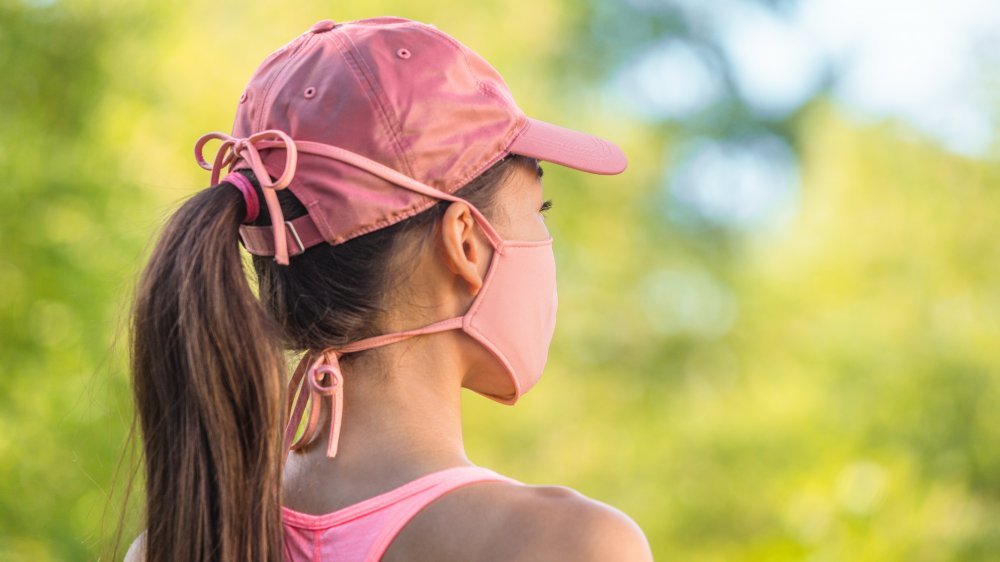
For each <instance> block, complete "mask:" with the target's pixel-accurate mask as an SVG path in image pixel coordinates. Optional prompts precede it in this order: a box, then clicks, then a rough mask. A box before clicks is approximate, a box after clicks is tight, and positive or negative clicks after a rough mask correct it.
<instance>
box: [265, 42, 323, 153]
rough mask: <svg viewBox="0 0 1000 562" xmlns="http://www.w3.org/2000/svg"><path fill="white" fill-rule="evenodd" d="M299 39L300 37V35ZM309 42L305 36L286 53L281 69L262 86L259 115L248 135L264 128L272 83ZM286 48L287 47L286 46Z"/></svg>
mask: <svg viewBox="0 0 1000 562" xmlns="http://www.w3.org/2000/svg"><path fill="white" fill-rule="evenodd" d="M310 35H313V34H310ZM299 37H301V35H300V36H299ZM311 40H312V37H311V36H307V37H306V38H305V40H303V41H302V42H301V43H300V44H299V46H298V47H297V48H296V49H295V50H294V51H292V52H291V53H288V58H287V59H285V62H284V64H282V66H281V68H279V69H278V70H277V71H276V72H275V73H274V74H273V75H272V76H271V79H270V80H268V82H267V84H264V90H263V92H262V99H261V101H260V115H258V116H257V126H256V127H254V129H253V130H252V131H250V134H253V133H255V132H258V131H261V130H262V129H263V127H264V117H265V116H266V115H267V114H268V113H269V111H268V109H269V107H270V105H269V103H268V95H269V94H270V93H271V87H272V86H274V83H275V82H277V81H278V78H280V77H281V76H282V75H283V74H284V73H285V71H286V70H288V66H289V64H291V62H292V61H293V60H295V57H296V56H298V54H299V53H300V52H302V48H303V47H305V46H306V45H308V44H309V41H311ZM286 46H287V44H286ZM271 101H272V102H273V101H274V100H271Z"/></svg>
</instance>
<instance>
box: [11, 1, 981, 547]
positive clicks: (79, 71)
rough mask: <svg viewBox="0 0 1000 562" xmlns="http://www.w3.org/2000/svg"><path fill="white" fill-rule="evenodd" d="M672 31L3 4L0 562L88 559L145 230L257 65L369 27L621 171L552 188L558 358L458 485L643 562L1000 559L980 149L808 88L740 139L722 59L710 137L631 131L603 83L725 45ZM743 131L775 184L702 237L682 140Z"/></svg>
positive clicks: (603, 13)
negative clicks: (597, 507)
mask: <svg viewBox="0 0 1000 562" xmlns="http://www.w3.org/2000/svg"><path fill="white" fill-rule="evenodd" d="M732 3H733V2H729V4H732ZM792 4H793V3H791V2H777V1H772V2H761V3H760V5H761V6H763V7H764V8H765V9H769V10H776V11H780V10H782V9H788V6H789V5H792ZM684 5H688V7H690V5H691V3H690V2H667V1H662V2H653V1H650V2H641V1H639V0H632V1H629V2H621V3H614V2H602V1H599V0H592V1H587V0H532V1H530V2H529V1H527V0H508V1H505V2H482V3H472V4H465V5H462V6H461V7H458V6H457V5H456V4H455V3H454V2H445V1H444V0H421V1H420V2H417V1H414V0H397V1H388V0H366V1H365V2H364V3H361V2H349V1H348V2H338V3H336V4H335V5H334V4H330V3H325V2H318V1H315V0H307V1H303V2H296V3H295V4H294V5H293V6H294V8H292V9H290V8H289V6H288V5H284V6H282V5H279V4H277V3H264V2H256V3H237V2H232V1H229V0H225V1H214V2H209V1H206V0H193V1H191V2H187V3H184V4H176V3H166V2H158V3H154V2H148V1H135V0H133V1H129V2H124V1H123V0H105V1H100V2H99V1H96V0H72V1H66V2H54V1H51V0H50V1H44V2H39V1H35V2H18V1H16V0H0V71H2V75H3V76H4V77H5V81H4V82H5V83H4V85H3V87H2V88H0V107H2V108H3V110H0V147H2V150H0V174H2V177H3V178H4V180H5V182H4V183H5V187H4V189H2V190H0V248H2V251H0V318H2V321H0V353H2V359H3V368H4V374H3V376H2V377H0V559H2V560H34V561H44V560H91V559H96V558H97V557H98V556H99V553H100V552H102V549H103V548H105V547H106V546H108V541H110V540H112V535H111V533H110V531H111V530H112V529H113V523H114V520H115V517H117V514H118V510H119V509H120V502H121V500H122V498H121V484H122V479H123V477H124V476H123V474H122V473H116V472H115V464H116V461H117V459H118V457H119V455H120V454H121V452H122V450H123V447H124V446H125V444H124V437H125V434H126V432H127V429H128V424H129V421H130V418H131V414H132V410H131V405H130V401H129V388H128V384H127V373H126V370H125V364H126V363H125V362H126V355H125V348H124V345H123V342H124V341H125V332H124V330H123V326H124V322H125V320H126V319H125V318H123V312H124V311H125V309H126V306H127V303H128V299H129V296H130V293H131V289H132V283H133V282H134V279H135V275H136V273H137V272H138V270H139V268H140V267H141V265H142V264H143V263H144V260H145V257H146V256H147V255H148V252H149V242H150V241H151V239H152V237H153V235H154V233H155V232H156V231H157V229H158V228H159V226H160V225H161V224H162V221H163V220H164V219H165V217H167V216H168V215H169V213H170V212H171V210H172V208H173V207H174V206H175V205H176V204H177V203H179V202H180V201H181V200H182V199H183V198H185V197H187V196H188V195H190V194H192V193H194V192H195V191H197V190H199V189H202V188H204V187H205V185H206V184H207V181H208V177H207V174H206V173H205V172H204V171H202V170H201V169H200V168H198V167H197V165H195V163H194V161H193V158H192V155H191V146H192V145H193V142H194V140H195V139H196V138H197V136H198V135H200V134H201V133H203V132H206V131H210V130H223V131H228V127H229V125H230V124H231V119H232V112H233V110H234V109H233V108H234V107H235V102H236V99H237V97H238V95H239V93H240V91H241V89H242V86H243V84H244V83H245V80H246V79H247V78H248V77H249V75H250V73H251V72H252V71H253V69H254V68H255V67H256V65H257V64H258V63H259V62H260V60H261V59H262V58H263V57H264V56H265V55H266V54H267V53H269V52H270V51H271V50H273V49H274V48H276V47H277V46H279V45H281V44H283V43H284V42H285V41H287V40H288V39H289V38H290V37H293V36H294V35H295V34H297V33H299V32H301V31H302V30H304V29H305V28H307V27H308V26H309V25H311V24H312V23H313V22H314V21H317V20H319V19H325V18H332V19H335V20H338V21H346V20H350V19H357V18H362V17H368V16H372V15H377V14H393V15H401V16H405V17H411V18H414V19H419V20H423V21H428V22H431V23H434V24H435V25H437V26H438V27H439V28H441V29H443V30H446V31H447V32H448V33H450V34H452V35H453V36H455V37H457V38H458V39H459V40H461V41H463V42H465V43H466V44H468V45H469V46H471V47H472V48H473V49H475V50H476V51H478V52H480V53H481V54H483V55H484V56H485V57H486V58H487V59H488V60H489V61H490V62H491V63H492V64H493V65H494V66H495V67H497V68H498V69H499V70H500V71H501V73H502V74H503V75H504V77H505V79H506V80H507V82H508V84H509V85H510V87H511V89H512V91H513V92H514V94H515V96H516V97H517V99H518V101H519V103H520V105H521V106H522V108H523V109H525V111H526V112H527V113H528V114H530V115H533V116H536V117H539V118H542V119H545V120H548V121H552V122H555V123H559V124H564V125H566V126H572V127H574V128H579V129H582V130H587V131H593V132H596V133H598V134H600V135H602V136H605V137H607V138H610V139H613V140H615V141H616V142H618V143H619V144H620V145H621V146H622V147H623V148H624V150H625V152H626V154H628V156H629V159H630V164H629V168H628V170H627V171H626V172H625V173H623V174H621V175H619V176H612V177H600V176H589V175H587V174H582V173H578V172H574V171H572V170H567V169H563V168H560V167H558V166H555V165H548V166H546V174H545V184H546V190H547V193H548V196H551V197H552V198H553V199H554V200H555V207H554V209H553V211H552V213H551V214H550V215H549V219H548V222H549V224H550V228H552V230H553V233H554V235H555V237H556V240H557V243H556V253H557V256H558V260H559V291H560V312H559V321H558V328H557V334H556V337H555V340H554V343H553V348H552V352H551V355H550V361H549V366H548V369H547V373H546V377H545V381H544V384H541V385H539V386H538V388H537V390H535V391H533V392H532V393H531V394H530V395H528V396H526V397H525V399H524V400H523V401H522V402H521V403H520V404H519V406H518V407H517V408H504V407H503V406H500V405H498V404H494V403H492V402H489V401H485V400H482V399H478V398H477V397H475V396H474V395H471V394H467V399H468V401H467V404H466V439H467V444H468V449H469V454H470V458H472V459H473V461H474V462H477V463H478V464H482V465H485V466H489V467H491V468H494V469H496V470H498V471H500V472H503V473H507V474H510V475H511V476H513V477H515V478H518V479H521V480H522V481H525V482H529V483H537V484H563V485H567V486H571V487H574V488H576V489H578V490H580V491H581V492H583V493H584V494H587V495H588V496H591V497H593V498H596V499H599V500H601V501H604V502H606V503H608V504H611V505H614V506H616V507H618V508H619V509H621V510H623V511H624V512H626V513H628V514H629V515H630V516H631V517H633V518H634V519H635V520H636V521H637V522H638V524H639V525H640V526H641V527H642V528H643V529H644V530H645V532H646V534H647V536H648V537H649V540H650V543H651V545H652V547H653V550H654V553H655V554H656V556H657V559H661V560H668V559H677V560H690V561H714V560H745V561H751V560H767V561H793V560H802V561H806V560H808V561H810V562H819V561H839V560H851V561H863V560H872V561H874V560H878V561H891V560H900V561H902V560H906V561H925V560H926V561H931V560H963V561H964V560H968V561H973V560H975V561H980V560H998V559H1000V554H998V553H1000V447H998V444H1000V423H998V420H997V417H998V415H997V412H1000V372H998V367H1000V350H998V341H1000V340H998V336H1000V324H998V321H997V318H998V316H1000V292H998V289H997V282H998V280H1000V244H998V243H997V239H996V238H997V237H996V234H997V228H996V226H997V223H998V219H1000V195H998V193H997V188H996V186H997V185H998V184H1000V183H998V181H1000V166H998V164H997V159H996V150H995V143H994V144H993V145H991V148H990V149H989V150H986V151H985V152H981V153H980V154H976V155H969V154H959V153H956V152H954V151H952V150H948V149H947V148H945V147H944V146H942V144H941V143H939V142H936V141H935V140H934V139H933V138H930V137H929V136H928V135H926V134H923V133H921V132H918V131H916V130H915V129H914V128H913V127H912V126H911V125H910V124H908V123H907V122H905V120H898V119H861V118H858V117H857V116H856V115H854V114H852V112H850V111H848V110H845V109H844V107H843V106H842V105H841V104H839V103H837V101H836V99H834V96H833V95H832V94H831V93H830V92H831V90H829V89H826V88H825V87H823V86H822V85H820V86H819V87H817V88H816V89H815V91H811V92H810V93H809V95H808V96H807V97H806V98H805V99H804V100H803V101H802V103H801V104H799V105H797V106H796V107H795V109H794V111H789V112H786V113H785V114H782V115H778V116H775V115H774V114H773V113H771V114H766V113H765V114H762V113H761V112H759V111H756V110H755V109H754V107H753V104H752V103H748V102H747V99H745V96H742V95H741V92H740V91H739V88H738V87H737V86H736V85H734V84H733V81H732V80H731V79H729V78H731V76H730V73H729V70H731V69H730V68H729V67H728V66H727V61H726V58H725V56H720V57H718V58H717V59H716V60H717V62H718V63H719V65H718V66H717V67H716V69H717V70H718V72H719V75H720V76H723V77H727V76H729V78H727V79H726V80H723V84H725V87H724V88H723V90H722V94H721V95H719V96H717V99H716V101H715V102H713V104H712V105H711V107H709V108H708V109H704V108H702V109H700V110H699V111H696V112H695V111H692V112H689V113H686V114H684V115H681V116H680V117H678V116H677V115H674V116H663V115H652V116H651V115H649V114H646V115H643V114H636V113H634V112H624V111H623V110H622V102H621V100H620V99H619V98H616V97H615V96H612V95H607V93H606V92H607V90H606V89H604V88H603V87H602V86H601V85H602V84H604V83H605V82H607V81H608V80H609V77H610V76H613V75H614V72H615V69H616V68H618V67H620V66H621V65H622V64H623V61H627V60H629V57H632V56H633V55H634V54H635V53H636V52H638V51H641V49H642V48H643V47H644V45H648V44H649V42H650V41H652V40H654V39H656V38H658V37H687V38H688V39H691V40H694V41H696V42H698V44H700V45H702V46H704V47H705V48H706V49H709V50H710V51H711V52H717V51H718V49H715V50H712V49H713V47H715V46H717V45H718V41H719V38H718V37H716V36H713V34H712V33H711V32H709V31H706V30H705V29H706V28H704V27H702V26H698V25H691V21H692V20H691V19H690V18H687V19H685V18H684V17H681V16H682V15H684V14H685V13H686V12H684V11H683V10H682V8H683V7H684ZM612 23H613V24H614V25H613V26H612V27H609V25H611V24H612ZM883 24H884V25H886V26H889V25H890V23H889V22H883ZM616 33H617V35H616ZM660 80H661V81H662V87H663V88H669V87H670V86H671V77H670V76H662V77H660ZM995 107H1000V104H998V105H996V106H995ZM761 132H764V133H766V134H768V135H771V137H773V138H777V139H782V142H785V143H787V146H789V147H791V149H792V151H793V153H794V159H795V162H796V170H798V176H797V177H798V182H797V184H796V185H797V189H796V190H795V191H794V193H793V194H792V195H791V196H790V198H789V203H788V205H787V208H785V210H784V212H782V213H779V215H778V218H773V217H772V218H771V219H768V220H764V221H757V222H754V223H752V224H743V223H740V224H735V223H734V222H733V221H728V222H727V221H726V220H722V221H718V220H711V219H712V217H711V216H709V215H705V214H704V213H701V214H699V212H698V209H697V208H693V207H691V206H690V205H687V206H685V204H684V201H681V200H678V199H677V198H676V197H672V196H671V194H672V193H673V194H676V193H677V192H676V185H677V184H676V183H671V181H668V180H669V178H670V177H671V175H670V174H671V173H672V172H673V171H674V170H675V169H676V168H677V167H678V166H680V164H677V163H676V161H675V160H674V155H676V154H678V153H680V152H682V151H681V148H682V147H683V146H685V144H684V143H685V142H686V141H685V139H690V138H695V137H697V136H699V135H700V136H701V138H709V139H746V138H748V137H747V135H748V134H749V135H750V137H749V138H751V139H753V138H757V137H754V135H758V134H760V133H761ZM706 172H707V171H704V170H700V169H697V168H696V170H695V175H696V176H697V175H698V174H701V173H706ZM665 178H666V179H665ZM672 190H673V191H672ZM122 470H127V469H122ZM116 474H117V479H116ZM140 488H141V487H140ZM109 498H110V501H109ZM137 499H141V498H133V502H132V509H131V510H130V511H129V512H128V513H129V521H130V526H129V528H128V529H127V531H126V536H125V537H123V541H125V542H126V544H127V542H128V541H130V540H131V538H132V537H134V535H135V534H136V533H137V532H138V531H139V529H138V528H136V523H135V522H136V521H137V519H136V515H137V513H138V512H137V511H136V509H135V508H136V506H135V501H136V500H137Z"/></svg>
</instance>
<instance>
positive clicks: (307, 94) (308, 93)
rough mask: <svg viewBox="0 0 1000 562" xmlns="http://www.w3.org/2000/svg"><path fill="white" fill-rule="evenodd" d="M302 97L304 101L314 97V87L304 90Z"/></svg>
mask: <svg viewBox="0 0 1000 562" xmlns="http://www.w3.org/2000/svg"><path fill="white" fill-rule="evenodd" d="M302 95H303V96H305V98H306V99H309V98H311V97H313V96H315V95H316V87H315V86H309V87H308V88H306V91H305V92H303V93H302Z"/></svg>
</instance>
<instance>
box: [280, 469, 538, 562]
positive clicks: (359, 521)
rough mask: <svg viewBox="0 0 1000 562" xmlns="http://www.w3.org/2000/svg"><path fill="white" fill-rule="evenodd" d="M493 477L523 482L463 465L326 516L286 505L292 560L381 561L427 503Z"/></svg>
mask: <svg viewBox="0 0 1000 562" xmlns="http://www.w3.org/2000/svg"><path fill="white" fill-rule="evenodd" d="M488 481H496V482H510V483H514V484H522V485H523V483H522V482H519V481H517V480H514V479H513V478H509V477H507V476H503V475H501V474H498V473H496V472H494V471H492V470H490V469H488V468H483V467H480V466H458V467H453V468H447V469H444V470H441V471H438V472H432V473H430V474H426V475H424V476H421V477H420V478H417V479H416V480H413V481H411V482H408V483H406V484H403V485H402V486H400V487H398V488H395V489H393V490H389V491H388V492H385V493H382V494H379V495H377V496H375V497H372V498H368V499H366V500H362V501H361V502H358V503H356V504H354V505H350V506H347V507H345V508H342V509H338V510H337V511H334V512H332V513H327V514H324V515H310V514H307V513H301V512H298V511H295V510H292V509H289V508H287V507H284V506H282V508H281V512H282V518H283V520H284V529H285V547H286V550H287V552H288V555H289V556H290V558H289V559H288V560H287V562H302V561H309V562H320V561H327V560H328V561H336V562H377V561H378V560H379V559H380V558H382V554H384V553H385V551H386V550H387V549H388V548H389V544H390V543H391V542H392V539H394V538H395V537H396V535H397V534H398V533H399V532H400V531H401V530H402V529H403V526H404V525H406V523H407V522H408V521H409V520H410V519H411V518H412V517H413V516H414V515H416V514H417V512H419V511H420V510H421V509H423V508H424V507H425V506H427V504H429V503H431V502H432V501H434V500H435V499H437V498H439V497H441V496H442V495H444V494H445V493H447V492H449V491H451V490H454V489H455V488H459V487H462V486H465V485H466V484H472V483H475V482H488Z"/></svg>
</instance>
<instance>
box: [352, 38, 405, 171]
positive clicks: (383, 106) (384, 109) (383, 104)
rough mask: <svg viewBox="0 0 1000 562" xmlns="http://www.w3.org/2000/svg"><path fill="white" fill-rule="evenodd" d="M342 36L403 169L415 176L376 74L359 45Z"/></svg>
mask: <svg viewBox="0 0 1000 562" xmlns="http://www.w3.org/2000/svg"><path fill="white" fill-rule="evenodd" d="M341 34H342V35H343V36H344V37H346V38H347V40H348V41H350V42H351V47H353V51H352V50H350V49H349V50H348V54H349V55H350V57H351V58H353V59H355V64H356V65H357V68H358V72H359V73H360V74H361V76H362V77H363V78H364V79H365V82H367V83H368V87H369V89H370V90H371V91H372V93H373V94H374V95H375V102H374V104H373V105H374V106H375V107H376V109H378V112H379V113H380V114H381V115H382V119H383V124H384V125H385V127H386V129H388V131H389V138H391V139H392V144H393V148H394V149H395V150H396V156H397V157H398V158H399V160H400V162H402V163H403V168H404V169H405V170H406V175H408V176H413V168H412V167H411V166H410V161H409V159H407V158H406V153H405V152H404V151H403V145H402V143H401V141H400V138H399V132H398V127H395V126H394V124H395V123H396V119H395V116H394V115H393V114H392V112H391V111H390V110H389V108H388V105H389V104H388V100H385V99H384V96H383V93H382V89H381V88H380V87H379V85H378V83H377V82H376V81H375V76H374V73H372V72H370V71H369V69H368V63H366V62H365V59H364V57H362V56H361V50H360V49H358V46H357V44H355V43H354V39H352V38H351V36H350V35H348V34H347V33H345V32H343V31H342V32H341Z"/></svg>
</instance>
